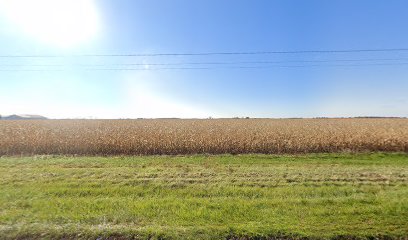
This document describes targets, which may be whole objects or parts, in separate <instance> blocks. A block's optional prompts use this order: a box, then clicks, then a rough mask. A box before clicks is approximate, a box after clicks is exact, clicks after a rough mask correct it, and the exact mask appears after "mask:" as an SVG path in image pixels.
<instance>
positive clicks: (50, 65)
mask: <svg viewBox="0 0 408 240" xmlns="http://www.w3.org/2000/svg"><path fill="white" fill-rule="evenodd" d="M373 61H408V58H368V59H325V60H288V61H233V62H227V61H226V62H177V63H147V62H146V63H103V64H0V67H64V66H73V67H74V66H75V67H76V66H78V67H104V66H179V65H236V64H275V63H331V62H373Z"/></svg>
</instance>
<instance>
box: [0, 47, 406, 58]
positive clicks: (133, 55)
mask: <svg viewBox="0 0 408 240" xmlns="http://www.w3.org/2000/svg"><path fill="white" fill-rule="evenodd" d="M362 52H408V48H377V49H343V50H298V51H252V52H201V53H127V54H76V55H36V54H33V55H0V58H64V57H158V56H213V55H270V54H303V53H362Z"/></svg>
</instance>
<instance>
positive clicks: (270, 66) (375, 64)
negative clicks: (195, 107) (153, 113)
mask: <svg viewBox="0 0 408 240" xmlns="http://www.w3.org/2000/svg"><path fill="white" fill-rule="evenodd" d="M402 65H404V66H406V65H408V62H407V63H389V64H387V63H373V64H331V65H322V64H314V65H264V66H222V67H158V68H150V67H148V68H83V69H0V72H54V71H58V72H60V71H72V70H80V71H154V70H215V69H268V68H305V67H365V66H402Z"/></svg>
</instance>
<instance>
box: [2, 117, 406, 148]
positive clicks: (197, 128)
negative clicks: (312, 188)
mask: <svg viewBox="0 0 408 240" xmlns="http://www.w3.org/2000/svg"><path fill="white" fill-rule="evenodd" d="M343 151H352V152H361V151H363V152H364V151H389V152H395V151H398V152H408V119H396V118H360V119H206V120H205V119H146V120H143V119H141V120H38V121H1V122H0V155H20V154H22V155H35V154H76V155H160V154H166V155H178V154H204V153H211V154H225V153H227V154H243V153H263V154H281V153H291V154H292V153H319V152H320V153H321V152H343Z"/></svg>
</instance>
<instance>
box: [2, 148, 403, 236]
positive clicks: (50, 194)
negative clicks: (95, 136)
mask: <svg viewBox="0 0 408 240" xmlns="http://www.w3.org/2000/svg"><path fill="white" fill-rule="evenodd" d="M240 237H241V238H242V239H245V238H254V239H262V238H266V239H267V238H290V239H292V238H295V239H297V238H311V239H314V238H319V239H321V238H323V239H328V238H337V239H341V238H344V239H355V238H357V239H358V238H384V239H387V238H395V239H398V238H400V239H407V238H408V155H407V154H404V153H373V154H309V155H297V156H289V155H284V156H278V155H236V156H232V155H220V156H204V155H199V156H176V157H174V156H149V157H143V156H141V157H61V156H55V157H21V158H20V157H3V158H0V239H10V238H21V239H35V238H41V239H43V238H45V239H47V238H48V239H55V238H65V239H78V238H83V239H97V238H99V239H101V238H102V239H103V238H111V239H125V238H137V239H139V238H140V239H145V238H157V239H160V238H170V239H225V238H240Z"/></svg>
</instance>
